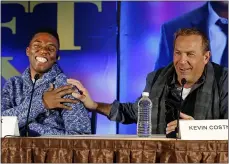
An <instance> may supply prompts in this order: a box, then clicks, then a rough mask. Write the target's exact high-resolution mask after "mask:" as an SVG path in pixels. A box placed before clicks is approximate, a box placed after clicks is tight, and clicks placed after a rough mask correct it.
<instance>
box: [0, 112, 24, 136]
mask: <svg viewBox="0 0 229 164" xmlns="http://www.w3.org/2000/svg"><path fill="white" fill-rule="evenodd" d="M1 126H2V137H5V136H6V135H13V136H20V133H19V128H18V120H17V117H16V116H1Z"/></svg>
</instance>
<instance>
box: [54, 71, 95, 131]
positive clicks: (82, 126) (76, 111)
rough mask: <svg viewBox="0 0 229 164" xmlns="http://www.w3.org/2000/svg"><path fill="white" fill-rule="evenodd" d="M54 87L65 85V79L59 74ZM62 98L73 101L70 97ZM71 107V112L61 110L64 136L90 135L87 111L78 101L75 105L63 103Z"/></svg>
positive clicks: (89, 121)
mask: <svg viewBox="0 0 229 164" xmlns="http://www.w3.org/2000/svg"><path fill="white" fill-rule="evenodd" d="M56 79H57V80H56V86H57V87H60V86H63V85H67V77H66V76H65V75H64V74H60V75H59V76H58V77H57V78H56ZM64 98H70V99H75V98H74V97H73V96H72V95H65V96H64ZM64 105H68V106H71V107H72V110H66V109H63V110H62V112H61V114H62V118H63V121H64V126H65V134H91V120H90V117H89V112H88V110H87V109H86V108H85V107H84V105H83V104H82V103H81V102H80V101H79V102H78V103H76V104H71V103H64Z"/></svg>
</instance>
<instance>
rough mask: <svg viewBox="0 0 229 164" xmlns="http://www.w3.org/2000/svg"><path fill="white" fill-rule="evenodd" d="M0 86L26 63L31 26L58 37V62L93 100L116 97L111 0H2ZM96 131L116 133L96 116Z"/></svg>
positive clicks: (114, 32)
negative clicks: (36, 0)
mask: <svg viewBox="0 0 229 164" xmlns="http://www.w3.org/2000/svg"><path fill="white" fill-rule="evenodd" d="M1 3H2V4H1V9H2V11H1V16H2V19H1V27H2V28H1V33H2V38H1V44H2V47H1V60H2V61H1V62H2V71H1V73H2V74H1V75H2V76H1V82H2V83H1V86H3V85H4V83H5V82H6V80H7V79H9V78H10V77H12V76H16V75H20V74H22V73H23V71H24V70H25V69H26V67H28V65H29V61H28V57H27V56H26V53H25V50H26V47H27V46H28V43H29V41H30V39H31V35H32V34H33V32H34V31H36V29H39V28H41V27H51V28H54V29H56V30H57V31H58V33H59V37H60V52H59V54H60V60H59V61H58V63H59V64H60V66H61V68H62V69H63V71H64V73H65V74H66V75H67V76H68V77H69V78H75V79H78V80H80V81H81V82H82V83H83V84H84V86H85V87H86V88H87V89H88V90H89V92H90V94H91V96H92V97H93V98H94V100H96V101H104V102H109V103H110V102H112V101H113V100H114V99H115V98H116V79H117V78H116V67H117V66H116V65H117V55H116V24H117V23H116V2H101V1H100V2H90V1H88V2H74V1H71V2H60V1H59V2H49V3H44V2H42V1H39V2H34V1H31V2H25V1H23V2H20V1H16V2H1ZM97 120H98V121H97V127H98V128H97V133H98V134H115V133H116V123H115V122H110V121H109V120H108V119H107V118H106V117H103V116H101V115H98V117H97Z"/></svg>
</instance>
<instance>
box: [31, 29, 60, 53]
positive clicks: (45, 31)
mask: <svg viewBox="0 0 229 164" xmlns="http://www.w3.org/2000/svg"><path fill="white" fill-rule="evenodd" d="M38 33H48V34H50V35H52V36H53V37H54V38H56V40H57V42H58V48H60V39H59V35H58V33H57V31H56V30H54V29H52V28H39V29H38V30H36V31H35V32H34V33H33V35H32V38H31V39H30V40H32V39H33V37H34V36H35V35H36V34H38Z"/></svg>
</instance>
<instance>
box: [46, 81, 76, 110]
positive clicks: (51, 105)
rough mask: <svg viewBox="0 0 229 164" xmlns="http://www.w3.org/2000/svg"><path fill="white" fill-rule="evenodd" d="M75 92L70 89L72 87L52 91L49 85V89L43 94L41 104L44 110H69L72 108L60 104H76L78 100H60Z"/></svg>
mask: <svg viewBox="0 0 229 164" xmlns="http://www.w3.org/2000/svg"><path fill="white" fill-rule="evenodd" d="M74 91H75V90H74V89H72V86H70V85H67V86H62V87H60V88H57V89H54V87H53V84H50V87H49V89H48V90H47V91H46V92H44V94H43V103H44V106H45V108H46V109H55V108H62V109H69V110H71V109H72V108H71V107H69V106H66V105H63V104H62V103H77V102H78V100H72V99H66V98H62V97H63V96H65V95H67V94H72V93H73V92H74Z"/></svg>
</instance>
